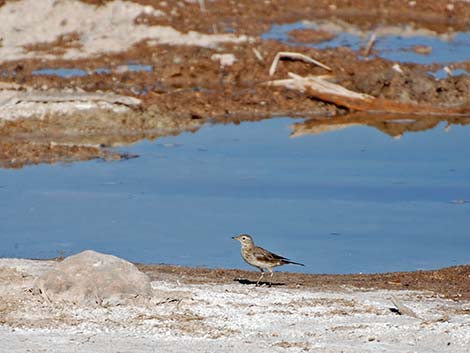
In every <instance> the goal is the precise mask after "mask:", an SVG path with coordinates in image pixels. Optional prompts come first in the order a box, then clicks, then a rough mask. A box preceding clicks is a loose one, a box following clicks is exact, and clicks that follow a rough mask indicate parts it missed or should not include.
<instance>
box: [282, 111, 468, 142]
mask: <svg viewBox="0 0 470 353" xmlns="http://www.w3.org/2000/svg"><path fill="white" fill-rule="evenodd" d="M443 122H444V123H446V126H445V128H444V129H445V131H449V130H450V129H451V126H452V125H468V124H470V117H468V116H467V117H465V116H462V117H455V116H453V117H447V116H437V115H431V116H417V115H407V114H398V115H397V114H380V115H379V114H370V113H363V112H357V113H351V114H348V115H346V116H339V117H332V118H324V119H320V118H313V119H309V120H306V121H303V122H300V123H295V124H293V125H292V129H293V132H292V134H291V136H292V137H298V136H302V135H309V134H313V135H316V134H321V133H324V132H329V131H334V130H341V129H345V128H348V127H352V126H358V125H365V126H370V127H374V128H376V129H377V130H379V131H381V132H383V133H385V134H387V135H389V136H391V137H393V138H400V137H401V136H403V134H404V133H406V132H419V131H426V130H429V129H433V128H435V127H436V126H438V125H439V124H440V123H443Z"/></svg>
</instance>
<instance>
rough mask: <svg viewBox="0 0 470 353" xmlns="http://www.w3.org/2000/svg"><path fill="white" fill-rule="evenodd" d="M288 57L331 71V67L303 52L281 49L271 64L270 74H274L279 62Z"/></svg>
mask: <svg viewBox="0 0 470 353" xmlns="http://www.w3.org/2000/svg"><path fill="white" fill-rule="evenodd" d="M283 58H287V59H292V60H294V59H295V60H302V61H305V62H307V63H310V64H314V65H318V66H320V67H322V68H324V69H326V70H328V71H331V68H330V67H328V66H326V65H325V64H322V63H321V62H319V61H317V60H315V59H312V58H311V57H309V56H307V55H304V54H301V53H293V52H287V51H280V52H279V53H277V54H276V56H275V57H274V60H273V63H272V64H271V67H270V68H269V76H272V75H274V73H275V72H276V69H277V64H278V63H279V60H281V59H283Z"/></svg>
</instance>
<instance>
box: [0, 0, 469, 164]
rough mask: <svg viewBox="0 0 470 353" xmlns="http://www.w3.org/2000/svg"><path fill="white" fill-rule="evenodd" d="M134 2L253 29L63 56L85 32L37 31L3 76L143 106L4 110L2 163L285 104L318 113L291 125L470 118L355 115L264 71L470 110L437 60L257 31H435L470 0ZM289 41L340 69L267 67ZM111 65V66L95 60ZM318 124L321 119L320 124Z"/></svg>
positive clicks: (460, 87)
mask: <svg viewBox="0 0 470 353" xmlns="http://www.w3.org/2000/svg"><path fill="white" fill-rule="evenodd" d="M85 2H86V3H89V4H96V5H99V6H106V4H107V3H109V1H105V0H99V1H92V0H88V1H85ZM134 2H136V3H140V4H145V5H151V6H152V7H153V8H155V9H159V10H161V11H162V12H163V13H164V15H161V16H154V17H152V16H153V15H152V16H151V15H148V14H146V13H145V12H143V13H142V14H141V15H139V16H138V17H136V18H135V21H134V22H135V24H136V26H137V25H140V26H149V28H151V26H154V25H163V26H171V27H172V28H174V29H177V30H179V31H181V32H188V31H198V32H201V33H208V34H214V33H215V32H217V33H219V34H220V33H225V32H230V33H234V34H236V35H239V34H247V35H249V36H251V40H246V41H240V42H238V43H231V42H223V43H219V44H217V45H216V46H212V47H211V46H208V47H202V46H195V45H170V44H158V42H157V43H155V41H152V40H142V41H140V42H137V43H136V44H135V45H134V46H132V47H131V48H130V49H129V50H125V51H123V52H118V53H110V52H107V53H104V52H103V53H100V54H99V55H92V56H87V57H81V58H80V59H67V60H65V59H63V58H62V57H61V55H62V54H61V53H63V51H64V50H67V49H70V48H76V49H77V50H79V49H80V48H81V45H82V44H83V37H86V33H85V34H79V33H76V32H73V33H68V34H61V35H60V36H59V37H57V38H56V39H55V40H53V41H49V42H41V41H40V40H39V41H38V42H37V43H31V44H28V45H26V46H25V47H24V49H25V51H26V52H27V53H29V54H31V53H32V54H34V53H37V54H38V55H35V54H34V55H32V56H28V58H24V59H21V60H10V61H3V62H0V72H1V73H2V81H4V82H8V84H9V85H11V84H12V83H13V84H14V85H16V86H15V87H17V89H18V91H28V90H35V91H40V92H44V91H45V92H64V91H68V92H83V91H85V92H90V93H95V92H112V93H115V94H120V95H124V96H133V97H138V98H139V99H140V100H141V101H142V104H141V106H140V107H139V108H138V109H134V110H133V111H131V112H128V113H124V114H111V113H108V112H104V113H103V112H99V113H97V114H94V115H93V113H90V114H80V115H78V116H68V117H63V116H59V117H57V116H40V119H22V120H16V121H13V122H5V121H2V120H0V141H1V142H2V146H0V148H1V149H0V150H1V152H0V164H1V167H21V166H23V165H26V164H31V163H42V162H44V163H53V162H57V161H73V160H87V159H92V158H103V159H117V158H121V157H120V156H119V155H117V154H115V153H113V152H112V151H108V150H104V149H103V148H105V147H112V146H115V145H123V144H131V143H135V142H137V141H139V140H141V139H144V138H150V139H154V138H158V137H159V136H166V135H168V134H177V133H178V132H181V131H187V130H191V131H195V130H196V129H197V128H198V127H200V126H201V125H202V124H203V123H207V122H216V123H238V122H240V121H246V120H251V121H253V120H260V119H265V118H270V117H273V116H279V115H287V116H295V117H304V118H309V119H310V120H309V121H308V122H307V123H306V125H305V126H304V127H299V126H298V127H297V130H296V131H295V134H301V133H318V132H321V131H328V130H331V129H334V128H336V127H338V126H340V125H342V124H348V123H354V124H356V123H359V124H364V123H365V124H367V125H370V126H375V127H377V128H378V129H379V130H381V131H384V132H386V133H388V134H390V135H392V136H399V135H400V134H402V133H403V132H406V131H419V130H422V129H425V128H430V127H432V126H435V125H437V124H438V123H439V121H448V122H449V123H452V124H467V123H468V118H459V117H457V118H454V117H452V118H450V117H446V116H442V117H435V116H433V117H429V116H420V117H414V118H415V119H416V121H417V122H416V124H411V125H410V124H408V125H406V124H403V123H402V122H398V123H393V122H392V123H391V122H390V121H393V120H397V118H394V117H390V116H381V115H375V116H367V118H366V119H364V118H363V117H360V118H358V117H357V115H351V114H350V113H351V111H349V110H348V109H346V108H344V107H343V106H341V105H334V104H330V103H326V102H324V101H322V100H320V99H317V98H314V97H312V96H311V95H309V94H307V93H305V92H298V91H295V90H290V89H287V88H283V87H272V86H266V82H267V81H270V80H277V79H284V78H286V77H287V75H288V73H289V72H293V73H296V74H298V75H301V76H308V75H325V74H329V75H331V76H332V78H331V80H334V82H335V83H337V84H340V85H342V86H344V87H345V88H347V89H350V90H353V91H357V92H361V93H365V94H368V95H371V96H374V97H378V98H384V99H389V100H392V101H397V102H403V103H417V104H421V103H424V104H428V105H432V106H437V107H446V108H449V107H450V108H453V107H460V108H462V109H463V110H464V111H467V112H468V111H470V98H469V97H470V76H468V75H461V76H450V77H448V78H446V79H441V80H437V79H435V78H434V77H432V76H431V75H430V74H429V73H428V71H434V70H437V69H438V68H442V65H440V64H432V65H417V64H408V63H402V64H400V65H399V68H398V69H397V67H396V65H395V63H394V62H392V61H388V60H384V59H381V58H379V57H375V56H371V57H370V58H367V59H364V58H361V57H360V56H359V55H358V54H360V53H357V52H354V51H352V50H350V49H349V48H344V47H339V48H334V49H324V50H319V49H314V48H309V47H308V46H307V45H305V46H303V45H300V46H296V47H295V48H294V47H291V46H289V45H288V44H283V43H279V42H277V41H272V40H268V41H266V40H261V38H259V37H257V36H259V34H261V33H262V32H263V31H265V30H267V29H268V28H269V27H270V26H271V25H273V24H275V23H286V22H292V21H298V20H301V19H304V20H313V19H318V18H328V19H329V20H334V21H340V23H344V22H345V21H346V22H348V23H351V24H353V25H354V26H356V27H358V28H360V29H362V30H366V31H368V30H374V29H376V28H380V27H382V26H384V25H387V24H392V25H404V24H406V25H409V26H411V27H413V28H420V29H423V28H424V29H426V30H429V31H433V32H432V33H434V34H433V35H436V36H437V35H439V34H442V33H446V34H452V33H455V31H457V30H466V29H467V28H468V26H469V24H470V20H469V19H470V3H467V2H463V1H456V2H452V3H450V2H448V1H441V0H433V1H427V2H409V1H401V0H400V1H396V2H387V1H379V2H377V1H369V0H356V1H323V0H322V1H317V2H315V6H312V4H311V2H310V1H307V0H296V1H287V0H283V1H266V2H264V1H263V2H253V1H248V0H241V1H237V2H226V1H210V2H209V1H206V2H205V6H206V10H205V11H204V10H201V9H200V7H199V3H198V2H197V1H194V2H190V1H188V2H176V1H167V2H162V1H147V0H137V1H134ZM410 4H412V5H410ZM0 5H1V3H0ZM202 12H203V13H202ZM77 16H79V14H77ZM123 40H124V39H123ZM79 44H80V45H79ZM293 50H295V51H296V52H299V53H302V54H305V55H308V56H310V57H313V58H315V59H316V60H319V61H321V62H323V63H325V64H326V65H328V66H329V67H331V68H332V71H331V72H328V71H326V70H325V69H323V68H320V67H317V66H313V65H311V64H309V63H305V62H302V61H297V60H282V61H281V62H280V63H279V65H278V69H277V71H276V73H275V74H274V75H273V76H269V74H268V71H269V67H270V65H271V62H272V60H273V58H274V57H275V55H276V54H277V53H278V52H280V51H293ZM372 52H373V51H372ZM46 54H47V55H49V56H48V58H47V59H45V58H44V56H43V55H46ZM221 54H229V55H233V58H234V59H235V61H234V62H233V63H231V64H227V65H223V63H222V62H221V61H220V57H218V56H217V55H221ZM464 59H466V58H463V60H464ZM129 63H138V64H143V65H149V66H151V67H152V69H151V71H140V72H134V71H132V70H129V69H126V66H127V65H128V64H129ZM448 66H449V68H450V69H451V70H453V69H456V68H464V69H467V70H469V69H470V61H465V62H459V63H449V64H448ZM43 68H49V69H50V68H70V69H81V70H84V72H86V73H88V74H86V75H85V76H80V77H77V76H75V77H57V76H54V75H44V76H37V75H33V71H34V70H38V69H43ZM103 69H104V70H108V71H106V72H105V73H103V72H102V71H100V72H101V73H96V72H95V70H103ZM0 86H1V85H0ZM0 89H1V87H0ZM44 104H47V102H44ZM0 108H1V106H0ZM352 113H353V114H354V112H352ZM84 115H86V117H85V118H83V116H84ZM331 117H334V118H333V119H331ZM400 118H403V116H401V117H399V118H398V119H400ZM408 118H409V117H407V119H408ZM423 120H425V121H423ZM318 125H321V127H320V128H318ZM299 130H302V131H300V132H299ZM52 147H53V148H52ZM124 158H125V157H124Z"/></svg>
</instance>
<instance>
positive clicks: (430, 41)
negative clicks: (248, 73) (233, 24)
mask: <svg viewBox="0 0 470 353" xmlns="http://www.w3.org/2000/svg"><path fill="white" fill-rule="evenodd" d="M308 28H311V29H315V28H317V26H316V25H315V23H312V24H306V23H304V22H295V23H289V24H282V25H273V26H272V27H271V28H270V30H269V31H268V32H266V33H264V34H263V35H262V36H261V38H262V39H264V40H267V39H275V40H279V41H281V42H284V43H288V44H290V45H292V46H307V47H312V48H318V49H324V48H335V47H339V46H345V47H349V48H351V49H352V50H360V49H361V48H364V47H365V46H366V44H367V40H368V38H366V39H364V38H361V37H359V36H357V35H355V34H351V33H347V32H340V33H338V35H337V36H336V37H335V38H333V39H332V40H329V41H324V42H321V43H311V44H308V43H297V42H295V41H292V39H291V38H289V34H288V33H289V32H290V31H292V30H294V29H308ZM416 45H425V46H430V47H432V52H431V53H430V54H428V55H422V54H418V53H415V52H414V51H413V50H412V48H413V47H414V46H416ZM469 47H470V33H466V32H457V33H456V34H455V36H454V38H453V39H452V40H444V39H442V38H439V37H425V36H414V37H404V36H399V35H384V36H379V37H378V38H377V40H376V43H375V45H374V50H376V51H378V53H379V56H381V57H383V58H385V59H389V60H393V61H397V62H413V63H419V64H432V63H443V64H444V63H450V62H456V61H465V60H468V54H469V49H468V48H469Z"/></svg>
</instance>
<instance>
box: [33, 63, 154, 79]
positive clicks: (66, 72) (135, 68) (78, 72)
mask: <svg viewBox="0 0 470 353" xmlns="http://www.w3.org/2000/svg"><path fill="white" fill-rule="evenodd" d="M124 66H125V68H126V71H129V72H151V71H152V70H153V66H151V65H142V64H128V65H124ZM91 73H96V74H99V75H109V74H111V70H110V69H108V68H98V69H95V70H92V71H89V72H87V71H85V70H82V69H77V68H73V69H67V68H55V69H51V68H43V69H39V70H34V71H33V72H32V74H33V75H35V76H58V77H63V78H69V77H83V76H87V75H89V74H91Z"/></svg>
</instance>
